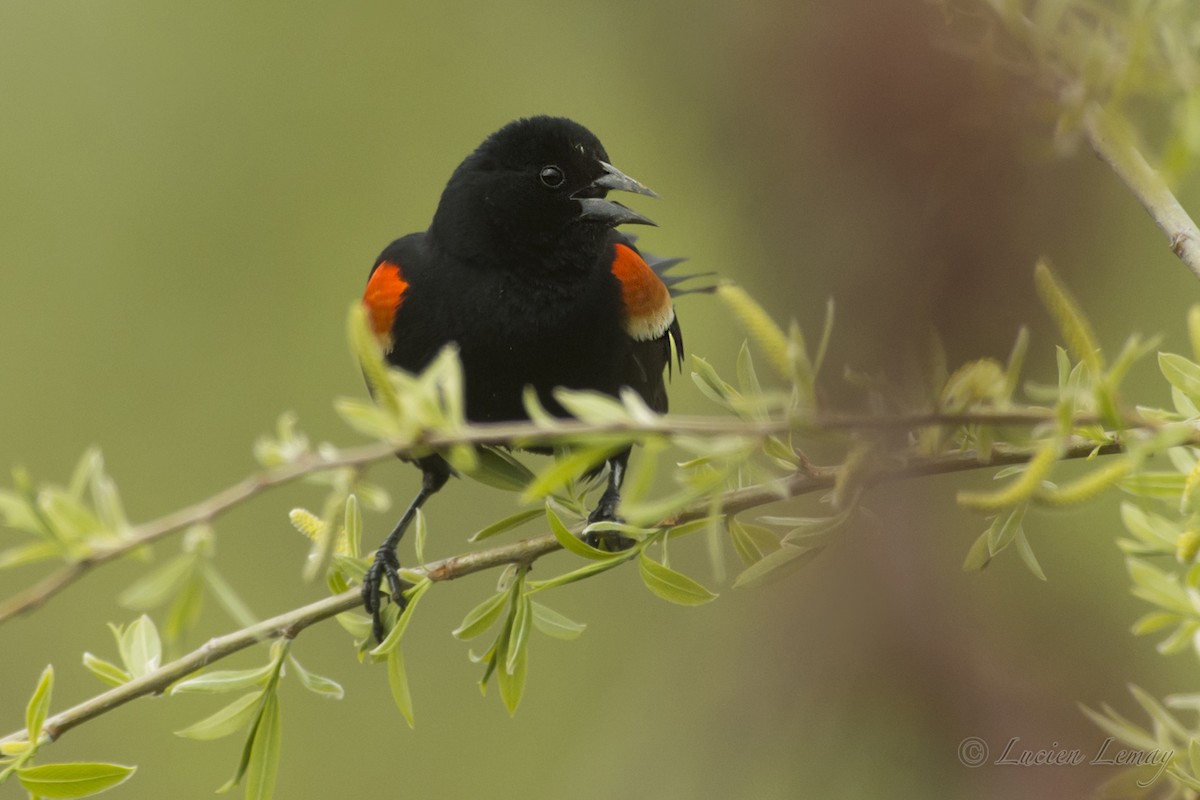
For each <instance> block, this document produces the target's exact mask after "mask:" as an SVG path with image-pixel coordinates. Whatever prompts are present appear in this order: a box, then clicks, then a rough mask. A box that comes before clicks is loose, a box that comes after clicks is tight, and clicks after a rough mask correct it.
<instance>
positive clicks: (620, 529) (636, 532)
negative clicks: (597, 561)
mask: <svg viewBox="0 0 1200 800" xmlns="http://www.w3.org/2000/svg"><path fill="white" fill-rule="evenodd" d="M701 527H703V526H701ZM661 530H662V529H661V528H643V527H640V526H638V525H630V524H629V523H628V522H616V521H614V520H607V519H606V520H601V521H600V522H592V523H589V524H588V525H587V526H586V527H584V529H583V531H584V533H585V534H586V533H619V534H621V535H623V536H626V537H628V538H630V539H637V540H638V541H644V540H645V539H647V538H649V537H651V536H653V535H655V534H656V533H658V532H659V531H661ZM690 532H692V531H691V530H689V529H685V530H684V533H690ZM585 544H586V542H585ZM603 552H608V551H603ZM610 555H611V554H610Z"/></svg>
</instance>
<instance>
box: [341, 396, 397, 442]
mask: <svg viewBox="0 0 1200 800" xmlns="http://www.w3.org/2000/svg"><path fill="white" fill-rule="evenodd" d="M333 409H334V411H336V412H337V414H338V416H339V417H341V418H342V421H343V422H345V423H346V424H347V425H349V426H350V427H351V428H353V429H354V430H356V431H358V432H359V433H361V434H363V435H364V436H367V437H369V438H371V439H378V440H380V441H390V440H396V439H402V438H403V435H404V429H403V428H401V427H400V423H399V422H397V420H396V418H395V417H394V416H392V415H391V414H389V413H388V412H387V411H385V410H384V409H382V408H380V407H379V406H376V405H372V404H371V403H368V402H366V401H365V400H359V399H357V398H353V397H338V398H336V399H335V400H334V401H333Z"/></svg>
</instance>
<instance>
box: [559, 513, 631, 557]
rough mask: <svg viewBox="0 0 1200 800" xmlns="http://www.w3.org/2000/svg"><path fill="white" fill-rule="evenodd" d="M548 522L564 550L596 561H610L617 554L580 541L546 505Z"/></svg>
mask: <svg viewBox="0 0 1200 800" xmlns="http://www.w3.org/2000/svg"><path fill="white" fill-rule="evenodd" d="M546 520H547V521H548V522H549V523H550V531H551V532H552V533H553V534H554V538H555V539H557V540H558V543H559V544H561V545H562V546H563V549H564V550H569V551H570V552H572V553H574V554H575V555H577V556H583V557H584V558H590V559H593V560H595V561H608V560H610V559H612V558H614V557H615V556H616V554H615V553H610V552H608V551H607V550H600V549H599V548H596V547H592V546H591V545H590V544H587V543H586V542H584V541H583V540H582V539H579V538H578V537H576V536H575V534H573V533H571V531H569V530H567V526H566V525H564V524H563V521H562V520H561V519H560V518H559V516H558V514H556V513H554V509H553V508H551V507H550V505H549V504H547V505H546Z"/></svg>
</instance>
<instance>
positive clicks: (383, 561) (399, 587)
mask: <svg viewBox="0 0 1200 800" xmlns="http://www.w3.org/2000/svg"><path fill="white" fill-rule="evenodd" d="M385 578H386V579H387V584H388V588H389V589H390V590H391V594H390V595H388V596H389V597H391V598H392V602H393V603H395V604H396V606H397V607H398V608H399V609H400V610H401V611H403V610H404V606H405V605H407V603H408V600H407V599H406V598H405V597H404V590H405V589H407V588H408V587H409V584H408V583H406V582H405V581H404V580H403V579H402V578H401V577H400V559H399V558H398V557H397V556H396V551H395V550H393V549H392V548H390V547H381V548H379V549H378V550H376V551H375V561H374V562H372V564H371V566H370V567H369V568H368V569H367V574H366V575H364V576H363V584H362V598H363V607H364V608H366V610H367V613H368V614H370V615H371V631H372V633H374V634H375V641H377V642H382V641H383V639H384V637H385V636H386V635H387V631H385V630H384V628H383V594H382V593H381V592H380V590H381V589H382V588H383V586H382V584H383V581H384V579H385Z"/></svg>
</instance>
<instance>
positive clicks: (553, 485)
mask: <svg viewBox="0 0 1200 800" xmlns="http://www.w3.org/2000/svg"><path fill="white" fill-rule="evenodd" d="M627 446H628V445H627V444H626V443H624V442H621V441H617V442H607V443H605V444H594V445H590V446H587V447H580V448H579V449H576V450H572V451H571V452H570V453H568V454H567V455H565V456H563V457H561V458H558V459H556V460H555V462H554V463H553V464H551V465H550V466H549V467H547V468H546V469H544V470H542V471H541V472H540V473H539V474H538V476H537V477H536V478H534V479H533V481H532V482H530V484H529V485H528V486H527V487H525V491H524V492H522V493H521V502H522V503H529V502H533V501H534V500H539V499H541V498H543V497H545V496H547V495H549V494H552V493H554V492H556V491H558V490H559V489H561V488H562V487H564V486H566V485H567V484H569V483H570V482H571V481H573V480H575V479H576V478H577V477H579V476H580V475H581V474H583V473H584V472H585V471H587V470H589V469H591V468H592V467H594V466H596V465H597V464H602V463H603V462H604V461H605V460H607V459H608V458H609V457H610V456H612V455H615V454H616V453H618V452H620V451H621V450H624V449H625V448H626V447H627Z"/></svg>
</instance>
